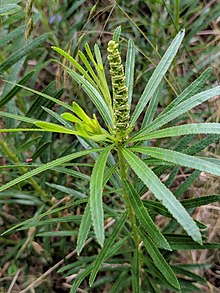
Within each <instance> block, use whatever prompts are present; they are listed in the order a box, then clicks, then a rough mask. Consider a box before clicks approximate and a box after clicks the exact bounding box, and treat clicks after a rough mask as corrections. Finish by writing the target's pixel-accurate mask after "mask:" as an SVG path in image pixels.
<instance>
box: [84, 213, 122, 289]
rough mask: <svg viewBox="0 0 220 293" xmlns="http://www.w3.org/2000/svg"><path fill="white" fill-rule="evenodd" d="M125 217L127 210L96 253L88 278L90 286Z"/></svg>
mask: <svg viewBox="0 0 220 293" xmlns="http://www.w3.org/2000/svg"><path fill="white" fill-rule="evenodd" d="M126 218H127V212H125V213H124V214H123V215H122V216H121V218H120V220H119V221H118V223H117V225H116V226H115V227H114V230H113V232H112V234H111V235H110V236H109V238H108V240H107V241H106V242H105V245H104V246H103V248H102V250H101V251H100V253H99V254H98V256H97V258H96V260H95V262H94V264H93V269H92V272H91V276H90V278H89V284H90V286H92V284H93V283H94V280H95V278H96V275H97V273H98V270H99V269H100V267H101V265H102V263H103V261H104V259H106V258H107V255H108V252H109V251H110V248H111V246H113V243H114V241H115V240H116V238H117V236H118V234H119V233H120V231H121V229H122V227H123V226H124V223H125V220H126Z"/></svg>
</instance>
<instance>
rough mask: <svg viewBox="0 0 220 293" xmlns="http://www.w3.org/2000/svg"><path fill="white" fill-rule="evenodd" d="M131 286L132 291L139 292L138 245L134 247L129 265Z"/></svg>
mask: <svg viewBox="0 0 220 293" xmlns="http://www.w3.org/2000/svg"><path fill="white" fill-rule="evenodd" d="M131 278H132V288H133V292H134V293H140V254H139V249H138V246H136V247H135V248H134V253H133V259H132V267H131Z"/></svg>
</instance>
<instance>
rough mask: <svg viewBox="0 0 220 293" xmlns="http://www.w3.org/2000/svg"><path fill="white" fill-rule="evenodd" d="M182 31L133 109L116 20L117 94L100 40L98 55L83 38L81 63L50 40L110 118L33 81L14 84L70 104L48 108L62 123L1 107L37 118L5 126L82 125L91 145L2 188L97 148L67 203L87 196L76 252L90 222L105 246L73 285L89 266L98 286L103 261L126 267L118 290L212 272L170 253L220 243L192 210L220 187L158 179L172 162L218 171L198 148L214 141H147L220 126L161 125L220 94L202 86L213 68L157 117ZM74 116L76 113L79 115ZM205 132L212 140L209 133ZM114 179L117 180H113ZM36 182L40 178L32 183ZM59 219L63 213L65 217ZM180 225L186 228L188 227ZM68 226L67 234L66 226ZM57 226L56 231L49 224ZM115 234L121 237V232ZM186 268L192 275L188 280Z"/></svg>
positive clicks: (73, 130)
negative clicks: (203, 189)
mask: <svg viewBox="0 0 220 293" xmlns="http://www.w3.org/2000/svg"><path fill="white" fill-rule="evenodd" d="M183 37H184V31H183V30H182V31H180V32H179V33H178V34H177V36H176V37H175V39H174V40H173V42H172V43H171V45H170V46H169V48H168V50H167V51H166V53H165V54H164V56H163V58H162V59H161V61H160V63H159V64H158V66H157V67H156V69H155V70H154V73H153V74H152V76H151V78H150V79H149V81H148V83H147V85H146V87H145V89H144V91H143V94H142V95H141V97H140V99H139V101H138V104H137V105H136V107H135V110H134V111H133V113H131V111H130V107H131V102H132V91H133V80H134V69H135V67H134V63H135V47H134V43H133V41H132V40H129V43H128V51H127V60H126V68H125V72H124V69H123V65H122V62H121V57H120V53H119V50H118V46H119V38H120V28H117V29H116V30H115V32H114V35H113V39H112V40H111V41H110V42H109V45H108V49H107V50H108V60H109V65H110V75H111V78H112V96H111V93H110V90H109V87H108V83H107V78H106V75H105V72H104V65H103V61H102V57H101V53H100V50H99V47H98V45H95V47H94V55H95V56H93V54H92V51H91V49H90V47H89V45H88V44H87V45H86V46H85V50H86V53H87V56H88V57H86V55H85V54H84V53H83V52H81V51H79V53H78V56H79V58H80V60H81V62H82V63H83V66H84V67H83V66H82V65H80V63H79V62H77V61H76V60H75V59H73V58H72V57H71V56H70V55H69V54H68V53H66V52H65V51H63V50H62V49H60V48H57V47H53V49H54V50H55V51H57V52H58V53H59V54H60V55H62V56H63V57H65V58H66V59H67V60H68V61H69V62H70V64H71V66H74V67H75V68H76V69H77V70H78V71H79V73H77V72H76V71H75V70H73V69H71V67H68V66H66V65H63V64H62V63H60V62H58V61H57V62H58V63H59V64H60V65H61V66H64V68H65V70H66V71H67V72H68V73H69V74H70V75H71V76H72V77H73V79H74V80H75V81H76V82H77V83H78V84H79V86H81V87H82V89H83V90H84V91H85V92H86V94H87V95H88V96H89V97H90V99H91V101H92V102H93V104H94V105H95V106H96V109H97V111H98V112H99V114H100V119H102V121H103V125H102V123H101V122H99V121H98V119H97V117H96V115H95V114H94V115H93V119H91V118H90V117H89V116H88V115H87V114H86V113H85V112H84V110H83V109H82V108H81V107H80V106H79V105H78V104H77V103H75V102H74V103H73V106H69V105H67V104H66V103H64V102H62V101H60V100H59V99H56V98H54V97H51V96H50V95H47V94H44V93H40V92H38V91H35V90H31V89H29V88H27V87H25V86H24V85H22V84H17V85H16V86H17V87H20V88H23V89H26V90H29V91H31V92H33V93H36V94H38V95H40V96H42V97H44V98H46V99H48V100H50V101H53V102H55V103H57V104H59V105H61V106H63V107H64V108H65V109H67V110H69V111H70V112H72V113H73V114H72V113H70V112H64V113H62V114H61V115H59V114H57V113H56V112H53V111H52V110H50V109H47V108H44V110H45V111H46V112H48V113H49V114H51V116H52V117H53V118H54V119H56V120H57V121H59V122H60V123H61V124H55V123H51V122H45V121H40V120H37V119H32V118H28V117H22V116H19V115H14V114H10V113H7V112H0V114H1V116H3V117H9V118H14V119H17V120H20V121H22V122H25V123H31V124H33V125H34V127H33V128H14V129H1V130H0V132H20V131H23V132H28V133H30V132H39V131H41V132H56V133H62V134H70V135H76V136H77V137H78V139H79V141H80V142H81V144H82V146H83V147H85V148H86V150H82V151H79V152H75V153H72V154H69V155H67V156H63V157H61V158H59V159H56V160H53V161H51V162H49V163H46V164H43V165H41V166H38V167H36V168H34V169H33V170H31V171H29V172H27V173H25V170H24V173H25V174H23V175H21V176H19V177H17V178H15V179H13V180H11V181H10V182H8V183H6V184H5V185H3V186H1V187H0V191H4V190H6V189H8V188H11V187H13V186H15V185H16V184H21V183H22V182H24V181H26V180H30V179H32V177H33V176H35V175H37V174H40V173H42V172H45V171H47V170H51V169H54V168H56V167H58V166H60V165H62V164H66V163H69V162H70V161H72V160H74V159H77V158H81V157H83V156H86V155H90V154H91V155H92V157H93V159H95V163H94V166H93V169H92V172H91V177H90V178H89V182H90V183H89V185H90V195H89V197H84V198H82V199H79V200H76V201H74V202H73V203H71V204H70V205H69V206H65V207H64V208H71V207H73V206H77V205H79V204H82V203H83V204H85V203H86V207H85V211H84V215H83V216H82V218H81V222H80V227H79V231H78V235H77V237H78V238H77V239H78V240H77V252H78V254H80V253H81V251H82V249H83V247H84V245H85V243H86V240H87V237H88V234H89V233H90V235H92V236H93V234H91V232H90V228H91V225H92V226H93V229H94V232H95V238H96V240H97V242H98V243H99V245H100V246H101V251H100V253H99V255H98V256H97V257H96V258H95V259H94V258H93V259H92V262H91V259H89V260H88V261H85V262H86V263H87V264H88V265H87V267H86V268H85V270H84V271H82V272H81V273H80V274H78V275H77V278H76V279H75V280H74V282H73V285H72V288H71V292H75V291H76V289H77V288H78V286H79V285H80V283H81V282H82V281H83V279H84V278H86V277H87V276H88V275H89V274H90V279H89V284H90V286H92V285H94V281H95V278H96V275H97V273H98V271H99V270H100V269H101V270H103V269H104V270H108V269H109V270H110V269H112V268H113V269H114V270H115V271H116V272H117V274H115V275H114V276H113V280H114V279H116V278H117V277H118V276H119V280H120V282H119V281H118V282H115V284H114V286H113V287H112V289H111V292H120V290H121V286H122V284H123V285H124V286H125V287H126V286H130V282H132V287H133V292H140V290H143V291H147V292H162V289H168V290H171V291H175V292H176V291H181V289H182V290H184V288H187V290H188V292H190V291H193V290H194V291H195V290H197V289H198V288H197V287H196V286H194V285H193V284H192V282H196V281H198V282H205V280H204V279H202V278H201V277H199V276H197V275H196V274H194V273H192V272H190V271H189V270H187V269H186V268H184V267H182V266H181V265H171V264H169V263H168V262H169V260H170V255H171V254H170V251H172V250H176V249H192V248H193V249H205V248H209V247H210V248H218V247H219V245H218V244H215V243H207V242H206V241H205V237H204V236H203V235H202V232H201V231H200V229H204V225H203V224H202V223H200V222H197V221H195V220H193V218H192V217H191V216H190V212H191V210H192V209H193V208H195V207H197V206H201V205H203V204H207V203H210V202H214V201H217V200H219V196H218V195H210V196H208V197H204V198H198V199H189V200H184V201H179V200H178V199H177V198H176V196H175V195H174V194H173V193H172V192H171V190H170V189H169V188H168V187H167V186H166V185H165V184H164V183H162V182H161V180H160V178H159V177H160V175H161V174H162V173H163V172H164V171H165V170H167V169H171V170H172V169H173V170H174V171H175V168H176V167H177V166H179V165H180V166H184V167H186V168H193V169H196V170H199V171H204V172H207V173H210V174H213V175H215V176H219V175H220V167H219V164H218V162H217V161H216V160H215V159H212V158H207V157H199V156H194V154H196V153H197V152H198V151H199V150H200V149H201V150H202V149H203V148H205V147H207V145H208V144H207V141H204V140H201V141H200V142H199V143H198V145H197V149H194V150H192V149H191V150H190V148H189V149H186V150H185V151H184V143H185V141H184V139H182V140H181V141H180V143H179V145H178V146H177V147H176V149H174V150H173V149H171V150H170V149H165V148H161V147H160V148H159V147H155V146H152V145H150V142H151V141H150V140H151V139H159V138H171V137H175V136H186V135H194V134H212V135H213V134H214V135H215V136H214V138H213V136H210V137H211V138H212V139H215V140H217V139H218V138H219V134H220V126H219V124H218V123H196V124H195V123H192V124H186V125H178V126H174V127H167V128H162V127H163V126H164V125H166V124H167V123H169V122H171V121H173V120H174V119H176V118H177V117H179V116H180V115H181V114H184V113H186V112H187V111H189V110H191V109H193V108H194V107H196V106H197V105H200V104H201V103H203V102H205V101H207V100H208V99H210V98H212V97H214V96H216V95H219V94H220V87H219V86H218V87H215V88H212V89H210V90H206V91H203V92H200V93H198V92H199V90H200V89H201V88H202V86H203V85H204V83H205V81H206V80H207V78H208V76H209V74H210V69H208V70H206V71H205V72H204V73H203V74H202V75H201V76H200V77H199V78H198V79H197V80H195V81H194V82H193V83H192V84H191V85H189V86H188V87H187V88H186V89H185V90H184V91H183V92H182V93H181V94H180V95H179V96H177V97H176V99H175V100H173V101H172V102H171V103H170V104H169V105H168V106H167V108H165V109H164V111H163V112H162V113H160V114H159V115H158V116H157V117H156V118H154V116H155V113H156V107H157V104H158V99H159V97H158V95H157V89H158V87H159V85H160V83H161V81H162V79H163V77H164V76H165V74H166V72H167V70H168V68H169V66H170V64H171V62H172V61H173V59H174V57H175V55H176V53H177V51H178V48H179V47H180V45H181V42H182V40H183ZM94 70H95V71H94ZM148 103H149V105H148V108H147V110H146V111H145V114H144V118H143V121H142V124H141V129H140V130H139V131H135V128H134V127H135V124H136V122H137V120H138V118H139V117H140V115H141V114H142V113H143V112H144V110H145V108H146V106H147V104H148ZM70 122H73V123H74V125H73V124H72V123H70ZM160 128H162V129H160ZM186 137H187V136H186ZM186 137H185V138H186ZM211 138H210V139H211ZM208 142H209V143H210V140H209V141H208ZM1 145H2V148H3V149H5V152H7V146H6V145H5V144H4V142H1ZM187 150H188V151H187ZM135 153H139V154H141V155H142V157H141V158H139V156H137V155H136V154H135ZM33 167H34V166H33ZM174 174H175V172H174ZM108 182H110V184H109V185H108V184H107V183H108ZM31 183H32V184H33V186H34V184H35V183H33V182H31ZM35 186H36V188H38V185H36V184H35ZM103 189H104V191H103ZM146 189H147V190H148V191H149V192H151V193H152V194H153V195H154V200H141V197H142V196H143V194H144V193H145V192H146ZM38 192H39V193H38V194H39V197H40V198H41V199H42V200H43V201H45V203H49V202H50V198H49V196H48V195H47V194H45V193H44V192H42V191H41V190H40V189H39V190H38ZM112 193H113V194H117V201H121V202H122V203H121V204H120V205H118V208H117V209H116V208H115V207H114V209H113V208H110V207H108V205H107V204H105V203H103V195H106V196H107V197H109V198H110V195H111V194H112ZM116 206H117V205H116ZM61 209H62V208H61ZM59 210H60V209H59V208H58V209H52V211H50V212H46V213H42V214H40V215H37V216H36V217H33V218H32V219H30V220H26V221H24V222H22V223H19V224H18V225H16V226H13V227H12V228H10V229H9V230H7V231H6V232H4V233H3V235H4V234H6V233H9V232H10V231H14V230H16V229H18V228H19V229H28V228H30V227H32V226H37V225H38V224H39V223H41V225H42V223H43V221H40V222H39V220H41V219H42V218H43V217H44V216H47V215H50V214H53V213H57V212H58V211H59ZM187 210H188V211H187ZM158 214H160V215H163V216H165V217H167V218H169V219H170V223H169V224H168V226H167V227H164V228H163V229H159V228H158V227H157V225H156V224H155V219H156V216H157V215H158ZM105 217H106V218H109V217H111V218H114V221H115V222H116V224H114V221H113V222H112V224H114V230H113V231H112V232H111V233H110V235H109V236H108V238H107V240H105V231H104V229H105V225H104V223H105V222H104V219H105ZM59 220H60V221H61V219H59ZM182 229H183V230H184V231H185V232H186V234H187V235H186V234H184V232H183V231H182ZM167 231H168V232H167ZM171 231H172V232H173V231H175V232H176V231H177V232H178V233H177V234H174V235H172V234H171V233H172V232H171ZM62 232H63V235H64V234H65V233H64V231H62ZM44 235H45V234H44ZM51 235H55V234H54V233H52V234H51ZM61 235H62V233H61ZM116 240H118V241H117V242H116ZM145 251H146V252H147V254H146V253H145ZM127 259H129V260H130V259H131V262H130V265H128V266H124V265H123V263H124V260H127ZM106 260H108V261H109V264H110V266H105V265H104V261H106ZM114 264H117V266H114ZM76 266H77V265H76V263H73V264H70V265H68V266H64V267H63V268H62V269H61V270H60V272H63V271H65V270H67V271H68V273H67V275H71V274H73V273H74V272H75V271H74V270H75V269H76ZM130 273H131V277H130ZM142 274H146V275H147V278H141V275H142ZM179 275H184V276H187V277H189V278H190V281H188V279H185V278H182V277H180V276H179ZM111 281H112V280H111Z"/></svg>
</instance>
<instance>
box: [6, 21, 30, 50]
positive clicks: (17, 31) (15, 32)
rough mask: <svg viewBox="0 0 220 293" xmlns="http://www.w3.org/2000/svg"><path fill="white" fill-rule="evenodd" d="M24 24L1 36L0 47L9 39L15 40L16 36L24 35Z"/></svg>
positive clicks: (8, 41)
mask: <svg viewBox="0 0 220 293" xmlns="http://www.w3.org/2000/svg"><path fill="white" fill-rule="evenodd" d="M24 32H25V25H23V26H20V27H18V28H17V29H15V30H13V31H12V32H10V33H7V34H6V35H5V36H4V37H2V36H1V39H0V47H4V46H6V45H7V44H8V43H10V42H11V41H15V40H16V39H17V38H19V37H21V36H23V35H24Z"/></svg>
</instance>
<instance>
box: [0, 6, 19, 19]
mask: <svg viewBox="0 0 220 293" xmlns="http://www.w3.org/2000/svg"><path fill="white" fill-rule="evenodd" d="M19 10H21V6H19V5H17V4H4V5H0V15H1V16H3V15H10V14H13V13H16V12H18V11H19Z"/></svg>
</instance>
